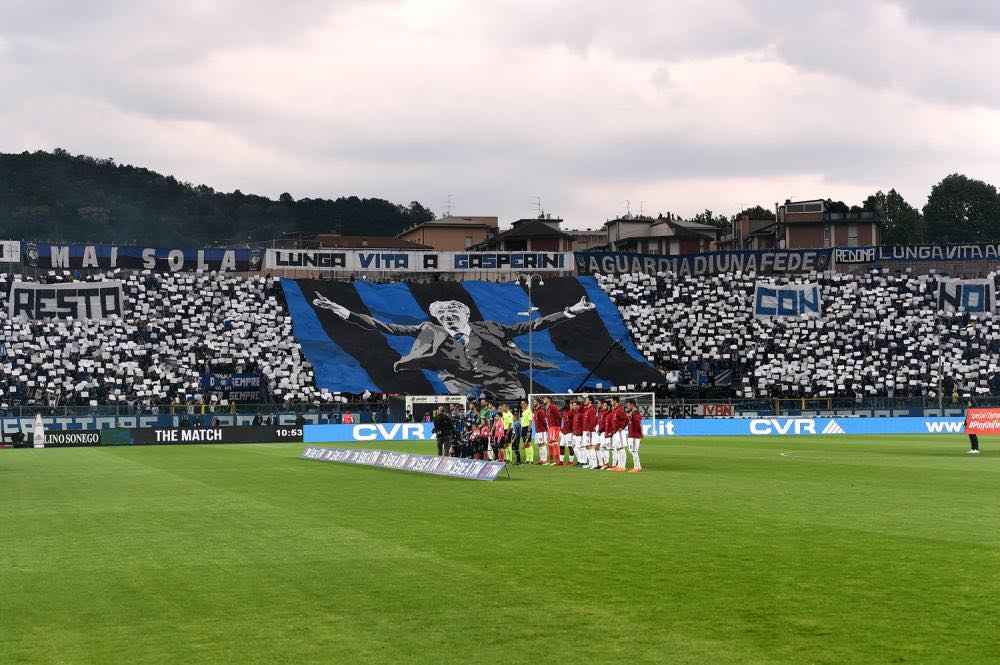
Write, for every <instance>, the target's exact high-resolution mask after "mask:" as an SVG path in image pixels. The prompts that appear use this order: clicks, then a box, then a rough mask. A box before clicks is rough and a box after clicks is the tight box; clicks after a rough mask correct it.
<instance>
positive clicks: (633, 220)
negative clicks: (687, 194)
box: [604, 215, 721, 255]
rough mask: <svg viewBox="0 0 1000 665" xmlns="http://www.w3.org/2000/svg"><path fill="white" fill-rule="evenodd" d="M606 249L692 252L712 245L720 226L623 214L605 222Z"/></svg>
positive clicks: (667, 252) (642, 251)
mask: <svg viewBox="0 0 1000 665" xmlns="http://www.w3.org/2000/svg"><path fill="white" fill-rule="evenodd" d="M604 228H605V229H606V230H607V235H608V240H607V245H605V248H606V249H609V250H611V251H615V252H638V253H640V254H670V255H674V254H694V253H697V252H708V251H711V250H713V249H715V244H716V242H717V241H718V237H719V234H720V232H721V229H719V228H718V227H715V226H709V225H708V224H698V223H696V222H686V221H683V220H679V219H674V218H672V217H671V218H666V217H658V218H656V219H654V218H652V217H633V216H631V215H626V216H625V217H619V218H618V219H612V220H609V221H607V222H605V224H604Z"/></svg>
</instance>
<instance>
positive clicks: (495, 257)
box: [267, 249, 573, 272]
mask: <svg viewBox="0 0 1000 665" xmlns="http://www.w3.org/2000/svg"><path fill="white" fill-rule="evenodd" d="M267 268H268V269H270V270H281V269H296V270H320V271H333V270H342V271H346V272H509V271H512V270H538V271H566V270H572V269H573V253H572V252H393V251H374V250H372V251H368V250H358V249H348V250H341V249H316V250H312V249H269V250H267Z"/></svg>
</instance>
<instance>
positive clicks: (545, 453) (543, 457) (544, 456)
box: [538, 443, 549, 464]
mask: <svg viewBox="0 0 1000 665" xmlns="http://www.w3.org/2000/svg"><path fill="white" fill-rule="evenodd" d="M538 459H539V460H540V461H541V463H542V464H545V463H547V462H548V461H549V447H548V446H547V445H545V444H544V443H539V444H538Z"/></svg>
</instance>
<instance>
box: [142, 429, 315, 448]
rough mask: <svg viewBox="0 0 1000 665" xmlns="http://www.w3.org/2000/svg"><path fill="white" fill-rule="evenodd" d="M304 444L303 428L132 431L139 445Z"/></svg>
mask: <svg viewBox="0 0 1000 665" xmlns="http://www.w3.org/2000/svg"><path fill="white" fill-rule="evenodd" d="M301 442H302V428H301V427H188V428H176V427H174V428H160V427H149V428H136V429H133V430H132V443H134V444H137V445H148V444H161V445H170V444H187V443H301Z"/></svg>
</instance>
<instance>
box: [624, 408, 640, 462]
mask: <svg viewBox="0 0 1000 665" xmlns="http://www.w3.org/2000/svg"><path fill="white" fill-rule="evenodd" d="M626 404H627V405H628V411H629V413H628V449H629V452H631V453H632V470H631V471H629V473H640V472H641V471H642V462H640V461H639V444H640V443H642V414H641V413H639V407H638V405H636V403H635V400H634V399H630V400H629V401H628V402H626Z"/></svg>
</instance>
